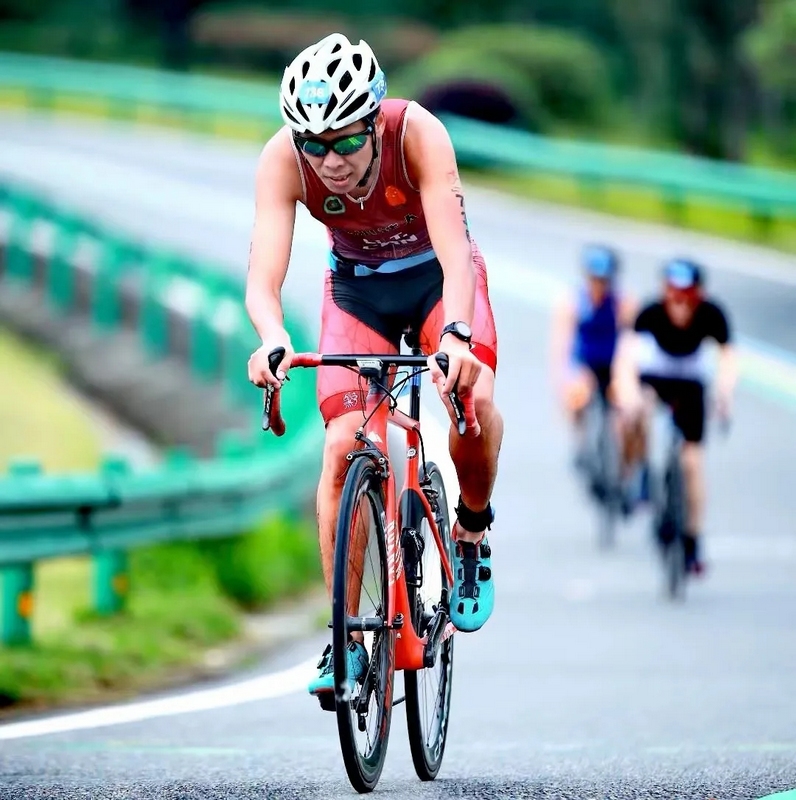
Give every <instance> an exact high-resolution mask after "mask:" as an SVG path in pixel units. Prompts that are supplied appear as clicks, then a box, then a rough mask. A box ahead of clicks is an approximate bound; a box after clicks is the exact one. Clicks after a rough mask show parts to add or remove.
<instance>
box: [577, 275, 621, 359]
mask: <svg viewBox="0 0 796 800" xmlns="http://www.w3.org/2000/svg"><path fill="white" fill-rule="evenodd" d="M617 305H618V302H617V298H616V295H614V294H613V292H610V293H609V294H608V295H606V297H605V299H604V300H603V302H602V303H601V304H600V305H599V306H595V305H594V303H593V302H592V300H591V297H590V296H589V292H588V290H587V289H586V288H585V287H581V289H580V291H579V292H578V302H577V319H578V326H577V332H576V335H575V342H574V348H573V354H572V355H573V358H574V359H575V360H576V361H578V362H580V363H581V364H586V365H588V366H590V367H608V366H610V364H611V361H612V360H613V357H614V351H615V349H616V338H617V328H618V326H617V322H616V313H617Z"/></svg>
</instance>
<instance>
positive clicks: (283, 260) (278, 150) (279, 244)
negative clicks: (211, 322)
mask: <svg viewBox="0 0 796 800" xmlns="http://www.w3.org/2000/svg"><path fill="white" fill-rule="evenodd" d="M288 136H289V134H288V132H287V131H286V130H284V129H283V130H282V131H280V132H279V133H277V134H276V135H275V136H274V137H273V138H272V139H270V140H269V141H268V143H267V144H266V145H265V147H264V148H263V151H262V153H261V154H260V158H259V161H258V164H257V171H256V175H255V214H254V226H253V229H252V235H251V244H250V248H249V270H248V274H247V277H246V300H245V304H246V311H247V313H248V315H249V319H250V320H251V323H252V325H253V326H254V329H255V330H256V331H257V334H258V336H259V337H260V339H261V341H262V347H260V348H259V349H258V350H257V351H256V352H255V353H254V354H253V355H252V357H251V359H250V360H249V379H250V380H251V381H252V382H253V383H255V384H256V385H257V386H264V385H265V383H274V382H275V380H274V379H273V378H272V376H271V374H270V370H269V369H268V353H269V352H270V351H271V350H272V349H273V348H274V347H284V348H285V350H286V358H285V360H284V361H283V363H282V365H281V368H280V372H286V371H287V369H288V367H289V366H290V357H291V356H292V347H291V343H290V336H289V334H288V333H287V331H286V330H285V327H284V316H283V312H282V284H283V283H284V281H285V276H286V275H287V268H288V264H289V262H290V250H291V247H292V242H293V227H294V224H295V220H296V201H297V200H299V199H300V197H301V177H300V175H299V172H298V166H297V164H296V161H295V157H294V155H293V151H292V148H291V146H290V141H289V139H288Z"/></svg>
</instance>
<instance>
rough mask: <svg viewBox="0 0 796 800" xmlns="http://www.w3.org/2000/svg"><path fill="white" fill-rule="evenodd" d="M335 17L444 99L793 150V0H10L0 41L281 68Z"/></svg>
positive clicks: (589, 124)
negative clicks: (332, 2) (333, 1)
mask: <svg viewBox="0 0 796 800" xmlns="http://www.w3.org/2000/svg"><path fill="white" fill-rule="evenodd" d="M333 30H339V31H341V32H343V33H346V34H347V35H348V36H349V37H352V38H353V37H357V38H359V37H362V38H366V39H367V40H368V41H369V42H370V44H371V45H372V46H373V47H374V49H375V50H376V52H377V55H378V57H379V59H380V61H381V62H382V64H383V66H384V68H385V70H386V71H387V73H388V80H389V83H390V91H391V94H392V95H394V96H395V95H399V94H403V95H405V96H406V95H408V96H411V97H414V98H416V99H418V100H420V101H421V102H424V103H425V104H426V105H427V106H429V107H431V108H432V109H433V110H436V111H440V110H449V111H453V112H455V113H459V114H464V115H467V116H474V117H478V118H482V119H487V120H490V121H494V122H501V123H505V124H509V125H516V126H521V127H525V128H528V129H530V130H533V131H537V132H541V133H546V134H555V135H564V136H567V135H570V136H580V137H588V138H594V139H602V140H606V141H617V142H624V143H637V144H642V145H648V146H655V147H663V148H677V149H680V150H683V151H686V152H692V153H695V154H699V155H705V156H709V157H714V158H722V159H729V160H736V161H754V162H757V163H769V164H774V165H778V166H786V165H791V164H792V163H793V162H794V161H796V135H794V133H795V132H796V68H794V65H796V0H656V1H655V2H640V1H639V0H566V1H564V0H504V2H502V3H499V4H496V3H485V2H483V0H459V2H456V3H451V2H448V1H447V0H444V1H443V0H381V1H380V2H379V3H378V4H375V3H373V2H365V0H349V2H347V3H345V4H339V5H336V6H335V7H333V8H330V7H329V5H328V4H327V3H322V2H319V0H271V2H268V3H256V2H248V3H243V2H239V1H238V2H235V0H227V1H226V2H224V1H223V0H0V49H6V50H21V51H26V52H37V53H48V54H54V55H66V56H72V57H79V58H91V59H104V60H113V61H127V62H132V63H139V64H151V65H157V66H165V67H167V68H171V69H181V70H202V71H209V72H215V73H222V74H236V75H251V76H261V75H268V76H270V77H272V78H275V77H277V76H278V75H279V73H280V72H281V70H282V69H283V68H284V65H285V64H286V63H287V62H288V61H289V60H290V59H291V58H292V57H293V56H294V55H295V54H296V53H297V52H298V51H299V50H300V49H301V48H302V47H304V46H306V45H308V44H310V43H311V42H313V41H316V40H317V39H319V38H320V37H322V36H323V35H325V34H326V33H328V32H330V31H333Z"/></svg>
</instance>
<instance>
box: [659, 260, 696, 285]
mask: <svg viewBox="0 0 796 800" xmlns="http://www.w3.org/2000/svg"><path fill="white" fill-rule="evenodd" d="M663 277H664V279H665V280H666V283H668V284H669V285H670V286H674V288H675V289H691V288H695V287H698V286H701V285H702V281H703V274H702V267H700V266H699V264H697V263H696V262H694V261H691V260H690V259H687V258H673V259H672V260H671V261H667V262H666V264H664V267H663Z"/></svg>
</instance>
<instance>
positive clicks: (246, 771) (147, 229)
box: [0, 116, 796, 800]
mask: <svg viewBox="0 0 796 800" xmlns="http://www.w3.org/2000/svg"><path fill="white" fill-rule="evenodd" d="M257 151H258V148H257V147H252V146H247V145H231V144H228V143H227V144H221V143H213V142H211V141H209V140H199V139H196V138H194V137H188V136H186V135H184V134H173V133H162V132H161V133H158V132H153V131H144V130H139V131H138V132H136V133H133V134H131V133H129V132H125V131H122V130H119V129H116V128H107V127H105V128H101V127H94V126H90V125H85V124H83V123H77V122H70V123H57V124H52V125H51V124H47V123H45V122H43V121H42V120H41V119H40V118H38V117H32V118H30V119H24V118H20V117H16V116H2V117H0V178H2V176H11V177H17V178H24V179H26V180H31V179H35V181H36V182H37V183H38V184H39V185H40V186H43V187H47V188H48V189H49V190H51V191H52V193H53V196H54V197H58V198H61V199H64V200H68V201H69V202H70V203H71V204H78V205H80V207H82V208H83V209H85V210H87V211H91V212H93V213H96V214H100V215H102V216H103V217H104V218H105V219H107V220H109V221H112V222H114V223H116V224H117V225H119V226H120V227H122V228H124V229H125V230H127V231H129V232H133V233H135V234H136V235H140V236H142V237H145V238H146V239H147V240H149V241H152V242H159V243H162V244H169V245H177V246H180V247H181V248H183V249H185V250H188V251H190V252H192V253H195V254H198V255H202V256H203V257H206V258H210V259H213V260H215V261H217V262H218V263H220V264H221V265H222V266H224V267H225V268H228V269H244V268H245V261H246V254H247V252H248V234H249V229H250V225H251V219H252V197H251V195H252V175H253V166H254V161H255V159H256V156H257ZM468 198H469V199H468V211H469V216H470V222H471V228H472V230H473V233H474V235H475V237H476V239H477V240H478V242H479V244H480V246H481V248H482V250H483V251H484V253H485V256H486V259H487V264H488V266H489V269H490V282H491V292H492V302H493V307H494V311H495V315H496V319H497V324H498V333H499V337H500V355H499V358H500V364H499V380H498V384H497V402H498V404H499V406H500V408H501V410H502V411H503V413H504V416H505V420H506V435H505V441H504V446H503V451H502V454H501V462H500V476H499V479H498V484H497V489H496V494H495V498H494V502H495V506H496V509H497V514H498V516H497V520H496V523H495V527H494V530H493V533H492V536H491V542H492V545H493V550H494V554H493V565H494V571H495V576H496V589H497V605H496V609H495V613H494V616H493V618H492V619H491V620H490V621H489V623H488V624H487V625H486V626H485V627H484V628H483V629H482V630H481V631H480V632H478V633H476V634H471V635H460V636H458V637H457V646H456V666H455V674H454V699H453V709H452V716H451V722H450V736H449V740H448V749H447V752H446V756H445V762H444V765H443V769H442V772H441V774H440V777H439V778H438V779H437V781H435V782H434V783H433V784H422V785H421V784H420V783H419V782H418V781H417V780H416V778H415V777H414V773H413V770H412V766H411V759H410V756H409V749H408V745H407V742H406V725H405V722H404V718H403V714H402V711H401V707H399V708H398V709H397V710H396V714H395V715H394V717H393V731H392V735H391V740H390V748H389V754H388V758H387V765H386V767H385V770H384V773H383V776H382V780H381V783H380V784H379V787H378V789H377V791H378V792H379V793H380V794H383V795H384V796H389V797H394V798H410V797H411V798H415V797H427V798H448V797H477V798H515V797H523V798H526V797H527V798H573V799H574V798H578V800H586V798H594V799H595V800H604V799H605V798H612V799H613V798H634V799H635V798H666V800H670V799H671V800H674V799H675V798H677V799H678V800H679V799H680V798H682V800H697V799H702V798H704V800H708V798H715V800H736V799H737V800H751V798H756V797H760V796H762V795H765V794H768V793H771V792H774V791H780V790H784V789H788V788H792V787H794V786H796V696H795V695H794V692H793V686H794V679H796V667H794V665H795V664H796V638H794V635H793V619H794V618H795V616H794V612H795V611H796V584H795V583H794V581H793V574H794V568H795V567H796V525H794V522H793V519H794V512H796V497H794V492H793V477H794V468H793V454H794V452H796V424H794V418H793V410H792V409H793V406H789V405H788V404H787V403H778V402H776V401H775V400H773V399H770V398H769V397H765V396H761V395H758V394H756V393H753V392H751V391H748V390H746V389H743V390H742V391H740V392H739V396H738V402H737V409H736V415H735V424H734V427H733V430H732V434H731V436H730V437H729V438H728V439H726V440H723V439H721V438H720V437H718V436H717V435H715V432H714V431H711V445H712V446H711V447H710V449H709V453H708V476H709V488H710V506H709V511H708V520H707V525H706V535H707V540H706V541H707V548H706V550H707V557H708V561H709V575H708V576H707V577H706V579H705V580H704V581H702V582H700V583H699V584H692V585H691V586H690V587H689V595H688V598H687V601H686V602H685V603H684V604H682V605H672V604H671V603H669V602H667V601H665V600H664V599H663V597H662V594H661V585H660V584H661V581H660V575H659V570H658V565H657V563H656V561H655V559H654V553H653V551H652V549H651V547H650V542H649V535H648V520H647V519H646V518H645V517H643V516H640V517H639V518H638V519H636V520H634V521H633V522H632V524H630V525H628V526H627V527H625V528H623V529H622V531H621V532H620V537H619V543H618V546H617V548H616V550H615V551H614V552H612V553H610V554H600V553H598V551H597V549H596V547H595V537H594V519H593V514H592V511H591V509H590V507H589V506H588V504H586V503H585V502H584V498H583V495H582V493H581V492H580V490H579V488H578V486H577V485H576V484H575V482H574V481H573V478H572V474H571V472H570V469H569V458H570V451H569V442H568V436H567V431H566V429H565V427H564V425H563V423H562V420H561V418H560V416H559V414H558V413H557V410H556V408H555V405H554V403H553V399H552V397H551V395H550V392H549V389H548V385H547V382H546V377H547V372H546V368H547V365H546V361H545V357H546V348H547V336H548V324H549V315H548V310H549V303H550V298H551V296H552V295H553V294H555V293H556V292H557V291H559V290H560V288H561V286H562V282H566V281H567V280H569V279H570V278H571V277H572V276H573V275H574V274H575V272H576V266H575V261H574V259H575V256H576V254H577V249H578V247H579V246H580V245H581V244H582V242H583V241H585V240H589V239H594V238H596V237H610V238H611V239H612V240H613V241H615V242H617V243H618V244H619V246H620V247H621V249H622V251H623V253H624V254H625V255H626V257H627V268H626V271H627V279H628V283H629V285H631V286H632V287H633V288H634V289H636V290H638V291H642V292H646V291H648V290H649V289H650V288H651V287H653V286H654V284H655V269H656V265H657V263H658V260H659V259H660V258H661V256H663V255H665V254H669V253H672V252H692V253H698V254H700V255H701V256H703V257H705V258H707V259H708V263H709V264H710V265H711V266H712V269H711V273H710V285H711V287H712V288H714V289H715V291H716V292H717V293H718V294H719V295H720V297H721V298H722V299H724V300H725V301H726V304H727V306H728V308H729V311H730V313H731V314H732V318H733V321H734V323H735V326H736V328H737V330H738V331H739V332H740V333H741V334H743V335H745V336H747V337H754V339H756V340H759V341H761V342H763V343H765V344H768V345H773V346H775V347H777V348H780V349H782V350H785V351H792V352H793V353H794V354H796V326H794V325H793V322H792V320H793V311H794V309H795V308H796V259H789V258H787V257H785V256H780V255H776V254H771V253H767V252H765V251H762V250H757V249H755V248H750V247H743V246H740V245H734V244H733V245H730V244H727V243H722V242H717V241H713V240H709V239H707V238H705V237H699V236H694V235H688V234H683V233H678V232H674V231H666V230H663V229H661V228H653V227H651V226H642V225H633V226H630V225H628V224H626V223H620V222H616V221H614V220H609V219H606V218H602V217H599V216H597V215H590V214H581V213H575V212H570V211H561V210H557V209H551V208H550V207H545V206H542V205H538V204H530V203H519V202H517V201H507V200H505V199H501V198H499V197H497V196H492V195H490V194H488V193H485V192H478V193H476V192H470V193H469V194H468ZM323 244H324V234H323V231H322V230H321V229H320V227H319V226H317V225H314V224H313V223H310V222H308V221H307V220H306V218H305V217H304V216H303V215H302V217H301V221H300V226H299V232H298V236H297V241H296V244H295V246H294V250H293V259H292V266H291V270H290V273H289V276H288V282H287V285H286V294H287V296H288V298H289V299H290V300H291V302H292V303H293V305H294V306H296V307H297V308H300V309H301V310H302V311H304V312H307V313H308V314H311V313H313V312H315V313H317V308H318V302H319V298H320V290H321V281H322V269H323V264H324V260H323ZM754 271H757V272H758V273H759V274H758V276H755V274H754ZM793 357H794V358H796V355H794V356H793ZM241 368H244V365H241ZM429 408H430V410H431V413H433V414H434V415H435V416H436V417H437V418H438V419H439V420H442V419H443V416H442V414H441V413H440V412H441V409H440V408H438V406H437V405H436V404H434V403H431V402H429ZM325 641H326V638H325V635H319V636H318V637H316V638H314V639H312V640H308V641H302V642H300V643H298V644H296V645H294V646H291V647H290V648H288V649H287V650H286V651H285V652H284V653H281V654H280V655H279V657H278V658H277V659H273V660H271V661H270V662H269V663H266V664H263V665H261V666H259V667H258V668H257V669H256V670H254V671H253V672H252V673H250V674H247V675H242V676H235V678H233V679H231V681H230V682H235V681H242V680H246V679H254V678H258V677H259V676H262V675H269V674H277V678H275V679H274V680H273V682H274V686H275V687H276V688H274V687H273V686H272V688H271V689H270V690H269V691H268V692H265V693H261V694H264V695H267V696H265V697H261V699H256V698H249V699H247V697H248V695H247V691H248V689H246V687H247V686H250V685H251V684H243V685H242V686H241V687H240V688H239V689H236V690H234V691H232V692H231V695H230V696H231V697H234V698H236V701H235V704H234V705H228V704H227V705H222V706H220V707H217V708H214V709H212V710H196V711H191V712H185V713H168V712H166V713H164V715H162V716H156V717H153V718H149V719H143V720H141V721H137V722H124V723H118V724H113V723H114V713H115V712H114V711H109V712H108V713H107V714H106V716H104V717H103V718H102V722H103V723H104V724H103V725H102V726H101V727H86V728H82V729H76V730H64V731H63V732H58V733H47V732H46V731H47V729H48V728H47V725H48V724H49V723H47V722H45V723H43V727H42V729H40V730H35V729H34V730H32V731H31V729H28V730H27V731H26V730H25V729H24V728H20V727H19V726H18V725H16V726H15V724H14V723H11V724H6V725H5V726H4V727H0V796H2V797H13V798H20V799H21V798H34V797H36V798H39V797H41V798H45V797H46V798H62V797H63V798H65V797H69V798H72V797H75V798H76V797H102V798H144V797H146V798H194V797H195V798H203V799H205V798H269V800H271V799H276V798H301V799H302V800H303V798H310V797H321V796H323V797H348V796H351V795H352V790H351V788H350V786H349V784H348V782H347V779H346V777H345V773H344V770H343V766H342V762H341V758H340V755H339V748H338V744H337V738H336V728H335V722H334V717H333V715H330V714H324V713H322V712H321V711H320V710H319V708H318V706H317V704H316V702H315V701H314V700H312V699H311V698H309V697H308V696H307V695H306V694H305V693H304V690H303V689H302V688H301V684H302V681H303V677H302V678H301V679H300V680H296V679H295V678H293V679H290V680H288V679H287V678H285V679H284V680H282V679H281V678H280V677H279V676H280V675H282V673H281V672H280V671H281V670H283V669H287V668H289V667H293V666H294V665H297V664H305V667H306V666H307V665H306V663H305V662H307V660H308V659H310V658H312V657H314V656H317V655H318V654H319V653H320V650H321V649H322V647H323V645H324V644H325ZM290 674H291V675H292V674H293V673H290ZM266 680H269V679H266ZM276 684H279V685H276ZM269 685H271V684H269ZM170 697H171V699H169V698H168V697H167V698H164V700H165V704H166V706H167V707H168V706H169V703H171V704H172V705H174V702H173V696H170ZM178 699H179V698H178ZM171 710H172V711H173V710H174V708H172V709H171ZM76 724H77V723H74V725H76ZM69 725H73V723H70V722H68V721H67V724H66V727H69Z"/></svg>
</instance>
